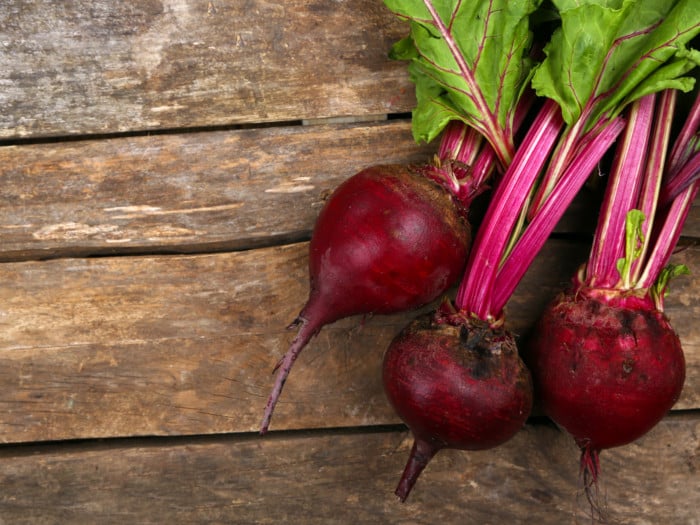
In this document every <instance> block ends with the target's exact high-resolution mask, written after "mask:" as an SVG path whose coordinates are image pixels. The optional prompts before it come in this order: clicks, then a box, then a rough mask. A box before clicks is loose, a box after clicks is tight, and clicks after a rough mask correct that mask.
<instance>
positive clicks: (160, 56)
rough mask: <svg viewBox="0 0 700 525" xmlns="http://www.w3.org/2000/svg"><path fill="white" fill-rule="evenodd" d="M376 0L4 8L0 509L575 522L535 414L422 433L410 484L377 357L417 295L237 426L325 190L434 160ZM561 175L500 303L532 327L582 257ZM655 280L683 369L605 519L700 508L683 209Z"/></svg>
mask: <svg viewBox="0 0 700 525" xmlns="http://www.w3.org/2000/svg"><path fill="white" fill-rule="evenodd" d="M405 29H406V28H405V26H404V25H403V24H402V23H400V22H399V21H397V20H395V19H394V18H393V16H392V15H391V14H390V13H389V12H388V11H387V10H385V8H384V7H383V5H382V2H381V1H379V0H355V1H353V2H343V1H340V2H338V1H331V0H314V1H300V0H287V1H284V2H266V1H262V0H250V1H246V2H241V1H236V0H233V1H223V0H216V1H213V2H205V1H197V2H195V1H193V0H186V1H174V0H169V1H163V2H159V1H135V0H128V1H124V2H108V1H106V0H91V1H89V2H88V1H85V0H77V1H75V2H65V3H64V2H52V3H48V2H39V3H35V2H30V1H28V0H17V1H15V2H10V3H3V5H1V6H0V53H1V54H0V107H1V108H2V111H1V112H0V392H1V394H0V408H1V409H0V442H1V443H2V446H0V487H2V490H0V523H12V524H19V523H31V524H45V523H46V524H48V523H56V524H59V523H60V524H64V523H100V524H109V523H115V524H121V523H139V524H141V523H307V524H315V523H317V524H329V523H349V524H355V523H412V524H413V523H421V524H423V523H424V524H433V523H444V524H449V523H460V524H475V525H476V524H478V525H483V524H501V523H509V524H510V523H540V524H542V525H545V524H547V525H548V524H561V523H586V522H588V512H589V508H588V505H587V503H586V501H585V498H584V496H583V493H582V491H581V480H580V479H579V477H578V452H577V450H576V447H575V446H574V444H573V442H572V440H571V439H570V438H569V437H568V436H566V435H565V434H563V433H562V432H560V431H558V430H557V429H556V428H555V427H554V426H553V425H552V424H551V423H549V422H548V421H547V420H546V419H544V418H542V417H537V416H535V417H533V418H532V420H531V421H530V422H529V423H528V424H527V425H526V427H525V428H524V429H523V430H522V431H521V432H520V433H519V434H518V435H517V436H516V437H515V438H514V439H513V440H512V441H510V442H509V443H507V444H505V445H503V446H501V447H499V448H497V449H494V450H491V451H484V452H473V453H467V452H457V451H443V452H441V453H440V454H439V455H438V456H437V457H436V458H435V460H433V462H432V463H431V464H430V466H429V467H428V469H427V470H426V471H425V472H424V474H423V475H422V476H421V479H420V480H419V482H418V484H417V486H416V488H415V489H414V491H413V493H412V494H411V496H410V498H409V500H408V501H407V502H406V503H405V504H400V503H398V501H396V499H395V498H394V496H393V490H394V487H395V484H396V482H397V481H398V477H399V475H400V472H401V469H402V468H403V464H404V462H405V460H406V457H407V454H408V450H409V447H410V444H411V438H410V434H409V433H408V432H407V430H406V429H405V427H404V426H403V425H401V422H400V420H399V419H397V417H396V416H395V415H394V413H393V412H392V410H391V408H390V407H389V405H388V404H387V402H386V400H385V397H384V394H383V391H382V387H381V378H380V362H381V358H382V354H383V351H384V349H385V348H386V346H387V344H388V342H389V341H390V340H391V338H392V337H393V336H394V335H395V334H396V333H397V332H398V330H400V329H401V327H402V326H404V325H405V324H406V322H407V321H408V320H409V319H410V318H412V317H413V316H414V315H415V313H407V314H404V315H397V316H387V317H374V318H371V319H368V320H366V321H365V322H364V323H363V322H362V319H360V318H351V319H346V320H343V321H339V322H337V323H335V324H333V325H331V326H328V327H326V328H325V329H324V330H323V331H322V332H321V333H320V334H319V336H318V337H317V338H316V339H315V340H314V341H313V343H312V344H311V345H310V346H309V347H308V348H307V349H306V350H305V351H304V353H302V355H301V357H300V359H299V361H298V363H297V365H296V367H295V369H294V370H293V372H292V374H291V376H290V380H289V382H288V384H287V386H286V387H285V390H284V392H283V395H282V398H281V401H280V403H279V406H278V409H277V411H276V413H275V417H274V419H273V422H272V431H271V432H270V434H268V435H267V436H265V437H264V438H262V437H259V436H258V435H257V433H256V430H257V428H258V425H259V422H260V417H261V414H262V409H263V405H264V402H265V399H266V396H267V394H268V391H269V389H270V387H271V385H272V376H271V369H272V366H273V365H274V363H275V362H276V361H277V359H278V358H279V357H280V356H281V355H282V354H283V352H284V351H285V349H286V346H287V344H288V343H289V341H290V339H291V336H292V334H291V333H290V332H288V331H286V330H285V326H286V324H287V323H288V322H290V321H291V320H292V319H293V318H294V317H295V315H296V314H297V313H298V311H299V309H300V308H301V306H302V304H303V302H304V300H305V297H306V291H307V286H308V282H307V279H308V278H307V270H306V264H307V241H308V238H309V236H310V231H311V228H312V225H313V222H314V219H315V217H316V214H317V213H318V211H319V209H320V207H321V206H322V204H323V201H324V198H325V197H327V195H328V194H329V192H330V191H332V189H333V188H334V187H335V186H337V185H338V184H339V183H340V182H341V181H342V180H344V179H345V178H347V177H349V176H350V175H352V174H353V173H354V172H356V171H357V170H359V169H361V168H362V167H365V166H367V165H370V164H374V163H378V162H411V161H421V160H425V159H427V158H429V156H430V155H431V154H432V152H433V151H434V147H435V146H434V145H429V146H426V145H420V146H419V145H416V144H415V143H414V142H413V139H412V137H411V132H410V110H411V108H412V106H413V102H414V99H413V86H412V84H411V83H410V82H409V80H408V77H407V74H406V69H405V64H403V63H396V62H392V61H390V60H389V59H388V58H386V53H387V50H388V48H389V46H390V45H391V43H393V42H394V41H395V40H397V39H398V38H400V37H401V36H403V35H404V33H405ZM596 215H597V212H596V209H595V198H594V196H592V195H587V194H585V193H584V194H582V195H581V196H580V198H579V199H578V200H577V202H576V205H575V206H574V207H572V209H571V210H570V211H569V212H568V214H567V215H566V217H565V218H564V219H563V220H562V222H561V223H560V225H559V226H558V228H557V232H556V235H554V236H553V238H552V239H551V240H550V242H549V243H548V244H547V245H546V246H545V248H544V250H543V251H542V253H541V254H540V256H539V257H538V259H537V260H536V262H535V264H534V265H533V267H532V268H531V270H530V272H529V273H528V275H527V276H526V278H525V280H524V281H523V283H522V284H521V286H520V287H519V289H518V291H517V293H516V295H515V297H514V298H513V300H512V301H511V304H510V306H509V308H508V319H509V323H510V324H509V326H510V328H511V329H512V330H513V331H514V332H515V333H518V334H523V333H526V331H527V330H528V328H529V327H530V326H531V325H532V323H533V322H534V321H535V319H536V318H537V315H538V314H539V312H540V311H541V309H542V307H543V306H544V305H545V304H546V302H547V301H548V300H549V298H550V297H551V296H552V295H553V294H554V293H555V292H556V290H557V289H558V288H559V287H560V286H562V284H564V283H565V282H566V281H567V280H568V278H569V276H570V275H571V274H572V272H573V271H574V270H575V268H576V267H577V266H578V264H579V263H581V262H582V261H583V260H584V259H585V257H586V255H587V249H588V243H587V239H588V238H589V234H590V232H591V229H592V225H593V223H594V222H595V218H596ZM684 235H685V236H684V238H683V240H682V246H683V247H684V248H685V249H684V250H682V251H681V252H679V253H678V255H677V256H676V257H675V260H676V262H685V263H686V264H688V266H689V267H690V268H691V270H692V272H693V275H692V276H690V277H683V278H680V279H678V280H677V282H675V283H673V285H672V293H671V297H670V299H669V301H668V308H667V312H668V315H669V316H670V317H671V319H672V321H673V322H674V324H675V326H676V327H677V329H678V331H679V334H680V335H681V338H682V341H683V344H684V348H685V352H686V360H687V381H686V385H685V389H684V392H683V395H682V398H681V399H680V401H679V402H678V404H677V405H676V407H675V409H674V411H673V412H672V413H671V414H670V415H669V416H668V417H667V418H666V419H664V421H662V423H661V424H660V425H659V426H658V427H657V428H656V429H654V430H653V431H652V432H651V433H650V434H649V435H647V436H646V437H644V438H643V439H641V440H640V441H639V442H638V443H635V444H632V445H629V446H626V447H622V448H619V449H615V450H610V451H606V452H604V454H603V455H602V468H603V478H602V482H601V495H602V496H603V499H604V501H605V502H606V505H607V507H606V510H607V512H608V515H609V518H610V522H611V523H625V524H657V523H673V524H685V525H691V524H695V525H697V524H698V523H700V511H698V505H697V502H698V501H700V459H699V457H698V452H699V450H700V437H699V436H700V326H698V323H697V320H698V312H699V311H700V292H699V290H700V286H699V282H698V277H697V276H698V274H700V248H698V246H697V242H698V239H700V213H699V212H698V209H697V208H695V209H694V210H693V212H692V214H691V218H690V219H689V221H688V224H687V226H686V229H685V231H684Z"/></svg>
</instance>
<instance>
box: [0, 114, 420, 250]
mask: <svg viewBox="0 0 700 525" xmlns="http://www.w3.org/2000/svg"><path fill="white" fill-rule="evenodd" d="M430 151H432V147H426V146H422V147H419V146H417V145H416V143H415V142H414V141H413V138H412V137H411V131H410V123H409V122H406V121H390V122H378V123H374V124H352V125H324V126H282V127H275V128H267V129H258V130H239V131H220V132H210V133H189V134H187V133H185V134H174V135H162V136H149V137H130V138H119V139H112V140H85V141H74V142H63V143H55V144H33V145H23V146H12V147H4V148H0V260H18V259H20V260H21V259H32V258H46V257H56V256H76V255H83V256H84V255H91V254H101V253H102V254H104V253H133V252H134V251H141V252H144V251H146V252H167V251H179V252H191V251H212V250H223V249H226V250H239V249H243V248H250V247H254V246H256V245H257V246H259V245H261V244H263V245H270V244H274V243H282V242H284V241H287V242H288V241H289V240H299V237H303V236H308V235H309V232H310V230H311V228H312V226H313V223H314V221H315V219H316V215H317V214H318V212H319V210H320V208H321V206H322V205H323V202H324V199H325V198H326V197H327V196H328V194H330V192H331V191H332V190H333V189H334V188H335V187H336V186H337V185H339V184H340V182H342V181H343V180H345V179H346V178H347V177H349V176H351V175H352V174H353V173H355V172H356V171H358V170H360V169H362V168H364V167H366V166H369V165H372V164H377V163H409V162H425V161H427V160H428V159H429V158H430V155H431V153H430Z"/></svg>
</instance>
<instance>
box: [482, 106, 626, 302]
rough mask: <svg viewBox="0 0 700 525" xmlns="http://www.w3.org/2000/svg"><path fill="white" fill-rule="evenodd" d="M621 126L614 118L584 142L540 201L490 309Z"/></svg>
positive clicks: (508, 290)
mask: <svg viewBox="0 0 700 525" xmlns="http://www.w3.org/2000/svg"><path fill="white" fill-rule="evenodd" d="M624 126H625V124H624V121H623V120H622V119H621V118H616V119H614V120H613V121H612V122H611V123H610V124H609V125H608V126H607V127H606V128H604V129H603V131H602V132H601V133H599V134H598V135H596V136H595V137H593V138H592V140H590V141H589V142H588V143H587V145H586V147H585V148H584V149H583V150H581V151H580V153H579V154H578V155H577V156H576V158H575V159H574V160H573V161H572V162H571V164H570V165H569V166H568V168H567V169H566V170H564V172H563V174H562V176H561V178H560V179H559V182H558V184H557V185H556V186H555V187H554V188H553V190H552V191H551V192H550V193H549V195H548V197H547V199H546V200H545V201H544V202H543V203H542V206H541V208H540V209H539V210H538V211H537V213H536V215H535V216H534V218H533V220H532V221H531V222H530V223H529V224H528V226H527V228H526V229H525V231H524V232H523V233H522V236H521V237H520V238H519V239H518V241H517V243H516V244H515V247H514V248H513V250H512V251H511V252H510V254H508V257H507V258H506V259H505V261H504V262H503V265H502V267H501V268H500V270H499V271H498V275H497V279H496V282H495V284H494V290H493V293H492V298H491V309H492V311H494V312H500V311H501V310H502V309H503V308H504V307H505V305H506V303H507V302H508V300H509V299H510V297H511V295H513V292H514V291H515V288H516V287H517V286H518V283H520V281H521V280H522V278H523V276H524V275H525V273H526V272H527V269H528V268H529V267H530V265H531V264H532V261H533V260H534V259H535V257H536V256H537V254H538V253H539V251H540V250H541V249H542V246H544V244H545V242H546V241H547V238H548V237H549V235H550V233H551V232H552V230H553V229H554V227H555V226H556V225H557V223H558V222H559V220H560V219H561V216H562V215H563V214H564V211H565V210H566V208H567V207H568V206H569V204H571V201H572V200H573V199H574V197H575V196H576V194H577V193H578V191H579V190H580V189H581V187H582V186H583V184H584V183H585V182H586V179H587V178H588V176H589V175H590V173H591V172H592V171H593V169H594V168H595V166H596V164H597V163H598V162H599V161H600V159H601V157H602V156H603V155H604V154H605V152H606V151H607V150H608V148H609V147H610V146H611V145H612V144H613V142H614V141H615V139H616V138H617V136H618V135H619V134H620V132H621V131H622V129H623V128H624Z"/></svg>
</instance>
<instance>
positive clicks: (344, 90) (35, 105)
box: [0, 0, 414, 138]
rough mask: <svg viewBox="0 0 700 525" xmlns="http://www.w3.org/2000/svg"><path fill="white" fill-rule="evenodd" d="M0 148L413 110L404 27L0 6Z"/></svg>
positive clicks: (178, 8) (271, 15) (225, 13)
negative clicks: (12, 141)
mask: <svg viewBox="0 0 700 525" xmlns="http://www.w3.org/2000/svg"><path fill="white" fill-rule="evenodd" d="M0 28H2V29H1V31H2V45H3V52H2V53H1V54H0V71H2V79H3V80H2V84H1V85H2V89H1V90H0V93H1V94H0V101H1V105H2V108H3V111H2V112H0V138H18V137H43V136H57V135H58V136H62V135H68V134H80V135H84V134H94V133H116V132H125V131H135V130H147V129H148V130H152V129H163V128H167V129H173V128H193V127H202V126H221V125H231V124H240V123H252V122H254V123H261V122H276V121H290V120H301V119H314V118H322V117H332V116H346V115H373V114H387V113H396V112H399V113H400V112H406V111H410V109H411V108H412V106H413V102H414V95H413V87H412V84H410V82H409V80H408V74H407V72H406V64H405V63H402V62H397V61H391V60H389V58H388V57H387V53H388V51H389V48H390V46H391V45H392V44H393V42H394V41H396V40H398V39H399V38H401V37H403V36H404V34H405V33H406V32H407V27H406V26H405V25H404V24H403V23H401V22H400V21H399V20H398V19H396V17H394V16H393V15H392V14H391V13H390V12H389V11H388V10H387V9H385V8H384V6H383V4H382V3H381V2H376V1H374V0H358V1H353V2H330V1H327V0H314V1H302V0H287V1H285V2H266V1H263V0H247V1H245V2H241V1H240V0H215V1H212V2H205V1H200V2H183V1H179V0H162V1H161V0H147V1H145V0H129V1H123V2H116V3H115V2H111V1H108V0H78V1H74V2H61V3H36V2H33V1H30V0H13V1H11V2H4V3H3V7H2V10H1V11H0Z"/></svg>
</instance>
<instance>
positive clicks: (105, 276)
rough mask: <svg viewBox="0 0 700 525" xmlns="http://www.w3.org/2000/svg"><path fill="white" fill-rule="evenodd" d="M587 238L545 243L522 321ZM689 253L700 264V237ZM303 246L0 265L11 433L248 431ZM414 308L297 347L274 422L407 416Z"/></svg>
mask: <svg viewBox="0 0 700 525" xmlns="http://www.w3.org/2000/svg"><path fill="white" fill-rule="evenodd" d="M585 253H586V247H585V245H577V244H572V243H567V242H563V241H557V242H553V243H550V245H548V246H547V247H546V249H545V250H544V251H543V252H542V254H541V257H539V258H538V260H537V261H536V264H535V265H534V266H533V267H532V268H531V271H530V272H529V274H528V275H527V276H526V279H525V280H524V281H523V283H522V284H521V287H520V288H519V290H518V291H517V293H516V295H515V297H514V298H513V301H512V303H511V304H510V305H509V308H508V313H507V315H508V321H509V323H510V324H509V326H510V327H511V329H512V330H513V331H514V332H515V333H516V334H524V333H526V332H527V329H528V327H529V326H531V325H532V323H533V322H534V321H535V320H536V318H537V316H538V315H539V312H540V311H541V309H542V308H543V307H544V305H545V304H546V302H547V300H548V298H549V297H551V296H552V295H553V294H554V293H555V292H556V290H558V289H559V288H560V287H561V286H562V285H563V284H564V283H565V282H566V281H567V280H568V278H569V276H570V275H572V272H573V270H574V269H575V268H576V266H577V265H578V261H579V260H580V259H579V257H580V258H582V257H583V256H584V255H585ZM678 257H679V259H678V261H684V262H686V263H688V264H689V266H691V267H698V266H700V249H698V248H690V249H688V250H686V251H685V252H683V253H681V254H679V256H678ZM306 264H307V244H306V243H300V244H294V245H289V246H282V247H273V248H266V249H259V250H250V251H245V252H238V253H222V254H210V255H196V256H194V255H193V256H160V257H158V256H156V257H114V258H112V257H102V258H91V259H82V258H81V259H59V260H51V261H44V262H23V263H5V264H2V265H0V282H2V283H3V286H2V287H0V391H2V392H3V396H2V399H0V441H2V442H27V441H44V440H58V439H72V438H96V437H115V436H131V435H177V434H206V433H221V432H241V431H253V430H256V429H257V428H258V425H259V422H260V415H261V413H262V408H263V405H264V401H265V399H266V397H267V394H268V390H269V388H271V385H272V376H271V375H270V372H271V368H272V366H273V365H274V363H276V361H277V360H278V358H279V357H280V356H281V355H282V354H283V352H284V350H285V349H286V345H287V344H288V343H289V341H290V340H291V337H292V334H291V333H289V332H287V331H285V330H284V327H285V326H286V324H287V323H289V322H290V321H291V320H292V319H293V318H294V317H295V316H296V314H297V313H298V311H299V309H300V308H301V306H302V304H303V302H304V299H305V297H306V293H307V274H306V273H307V270H306ZM697 289H698V282H697V277H692V278H687V277H684V278H682V279H679V280H678V282H677V283H676V286H675V288H674V294H673V299H672V300H671V301H669V305H668V314H669V315H670V317H671V318H672V320H674V322H675V324H676V326H677V327H678V330H679V332H680V333H681V336H682V338H683V343H684V345H685V351H686V358H687V367H688V372H687V381H686V387H685V390H684V393H683V397H682V399H681V400H680V401H679V403H678V405H677V408H685V409H689V408H698V407H700V332H699V331H698V328H697V323H694V322H693V320H694V319H697V317H698V309H699V308H700V302H699V300H698V296H697V292H696V290H697ZM412 315H413V314H410V313H409V314H405V315H400V316H377V317H375V318H372V319H369V320H367V321H366V322H364V323H362V320H361V319H360V318H351V319H346V320H344V321H340V322H337V323H335V324H333V325H331V326H328V327H326V328H325V329H324V330H323V331H322V332H321V333H320V334H319V336H318V337H317V338H316V339H315V340H314V341H313V342H312V344H311V345H310V346H309V347H308V348H307V349H306V350H305V351H304V352H303V353H302V355H301V357H300V358H299V361H298V363H297V365H296V366H295V369H294V370H293V372H292V374H291V376H290V380H289V381H288V383H287V386H286V387H285V391H284V393H283V395H282V399H281V401H280V404H279V406H278V409H277V411H276V414H275V418H274V419H273V425H272V428H273V429H303V428H318V427H335V426H364V425H375V424H386V423H395V422H397V419H396V417H395V416H394V415H393V412H392V411H391V409H390V408H389V407H388V405H387V403H386V401H385V398H384V394H383V391H382V387H381V380H380V362H381V358H382V354H383V351H384V349H385V348H386V346H387V345H388V343H389V341H390V340H391V338H392V337H393V336H394V335H395V334H396V333H397V332H398V331H399V330H400V329H401V328H402V327H403V326H404V325H405V324H406V322H407V321H408V319H409V318H411V317H412Z"/></svg>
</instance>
